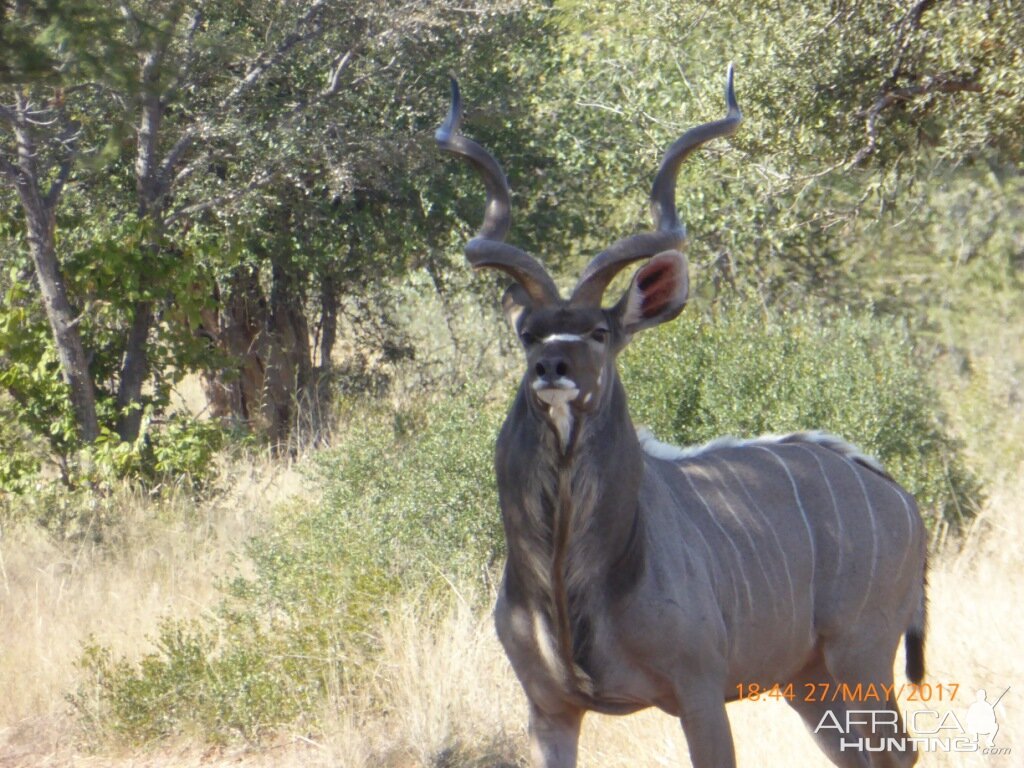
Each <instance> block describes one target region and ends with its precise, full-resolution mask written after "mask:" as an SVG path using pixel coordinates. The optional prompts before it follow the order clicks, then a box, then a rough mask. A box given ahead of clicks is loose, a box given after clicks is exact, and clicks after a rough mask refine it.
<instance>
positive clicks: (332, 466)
mask: <svg viewBox="0 0 1024 768" xmlns="http://www.w3.org/2000/svg"><path fill="white" fill-rule="evenodd" d="M485 400H486V398H485V396H484V394H483V393H482V392H471V393H466V394H462V395H458V396H455V397H453V398H452V399H450V400H448V401H445V402H443V403H439V404H417V405H415V406H413V407H409V408H405V409H402V410H400V411H398V412H393V411H388V410H386V409H383V408H380V407H376V406H374V405H372V404H368V403H361V404H360V405H359V406H357V407H350V408H349V409H348V411H349V412H348V415H347V417H346V418H345V425H344V428H343V429H341V430H339V433H340V434H341V435H342V436H341V437H340V439H339V442H338V444H336V445H335V447H333V448H332V449H330V450H327V451H324V452H322V453H321V454H320V455H319V456H318V457H317V459H316V461H315V463H314V466H313V467H312V469H311V473H310V474H311V477H310V479H311V482H314V483H316V484H317V485H318V487H319V488H320V489H321V490H322V502H321V503H320V504H318V505H316V506H313V507H307V506H300V505H296V506H294V507H288V508H285V509H283V510H281V511H280V516H279V519H278V520H277V521H276V523H275V525H274V526H273V528H272V529H271V530H270V531H268V532H267V533H266V534H265V535H263V536H261V537H259V538H257V539H255V540H253V541H252V542H251V545H250V546H249V550H248V554H249V556H250V558H251V560H252V564H253V566H254V574H253V575H252V576H251V577H247V578H243V577H238V578H235V579H234V580H233V581H231V582H230V583H229V584H228V585H227V588H226V595H225V599H224V601H223V602H222V604H221V606H220V608H219V610H218V612H217V616H216V619H215V620H214V621H212V622H211V626H209V627H200V626H196V625H193V624H183V623H178V622H167V623H165V624H164V625H163V626H162V627H161V630H160V633H159V636H158V637H157V638H156V645H157V649H156V651H155V652H154V653H152V654H150V655H148V656H147V657H145V658H144V659H143V661H142V662H141V664H139V665H132V664H129V663H127V662H125V661H124V660H115V659H113V658H111V656H110V654H109V653H108V652H106V651H105V650H104V649H103V648H100V647H90V648H89V649H87V650H86V653H85V654H84V655H83V657H82V660H81V665H82V668H83V670H84V671H85V673H86V679H85V682H84V683H83V684H82V686H81V687H80V688H79V690H78V691H77V693H76V694H75V695H74V696H73V697H72V702H73V704H74V705H75V706H76V707H77V709H78V710H79V711H80V712H81V714H82V716H83V717H84V718H85V719H86V720H87V721H88V722H89V723H90V724H91V725H92V728H91V730H100V729H101V730H103V731H105V732H107V733H110V734H111V735H112V736H115V737H117V738H120V739H124V740H127V741H129V742H133V743H139V742H146V741H150V740H152V739H154V738H159V737H164V736H169V735H173V734H179V733H198V734H201V735H202V736H203V737H204V738H206V739H208V740H212V741H227V740H231V739H237V738H238V737H242V738H244V739H245V740H247V741H256V740H259V739H260V738H261V737H262V736H264V735H265V734H267V733H270V732H273V731H274V730H275V728H277V727H278V726H280V725H281V724H282V723H286V722H292V721H294V720H295V719H296V718H299V717H300V716H302V715H310V713H313V712H316V711H317V710H318V708H319V704H321V703H322V702H323V701H324V700H325V699H326V697H327V696H328V694H330V693H332V692H337V691H338V690H343V689H345V688H346V687H347V686H350V685H353V684H359V682H360V681H361V680H362V681H363V682H365V676H366V675H369V674H372V660H373V655H374V652H375V649H376V647H377V645H378V644H377V643H376V642H375V634H374V633H376V632H379V631H381V628H382V627H383V626H384V625H385V624H386V619H387V611H388V606H389V604H390V602H391V597H392V596H393V595H395V594H396V593H398V592H400V591H404V592H409V591H418V592H422V593H423V594H428V593H430V592H432V591H436V590H441V589H449V588H450V587H449V586H448V585H449V583H451V582H453V581H454V580H456V579H459V580H462V579H466V578H469V579H473V578H476V579H478V580H481V581H486V580H487V579H489V577H490V574H491V572H492V565H493V563H494V562H495V561H496V560H497V559H498V558H499V556H500V554H501V550H502V535H501V523H500V519H499V516H498V512H497V494H496V490H495V486H494V473H493V469H492V451H493V443H494V436H495V434H496V432H497V428H498V424H499V422H500V419H501V416H502V413H503V409H502V408H501V407H498V406H496V405H494V404H483V405H482V403H485ZM481 591H483V590H481Z"/></svg>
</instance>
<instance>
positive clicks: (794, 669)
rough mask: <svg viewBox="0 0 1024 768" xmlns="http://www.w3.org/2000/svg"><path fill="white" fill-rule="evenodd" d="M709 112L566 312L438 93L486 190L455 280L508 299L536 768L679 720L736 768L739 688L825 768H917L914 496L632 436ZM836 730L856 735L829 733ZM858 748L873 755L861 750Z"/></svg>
mask: <svg viewBox="0 0 1024 768" xmlns="http://www.w3.org/2000/svg"><path fill="white" fill-rule="evenodd" d="M726 99H727V102H728V113H727V115H726V117H725V118H724V119H722V120H718V121H715V122H710V123H706V124H704V125H701V126H699V127H696V128H693V129H692V130H690V131H688V132H687V133H685V134H684V135H683V136H682V137H681V138H680V139H679V140H678V141H676V142H675V144H673V145H672V146H671V147H670V148H669V150H668V151H667V153H666V155H665V157H664V159H663V160H662V163H661V167H660V169H659V170H658V173H657V175H656V176H655V179H654V185H653V188H652V190H651V213H652V216H653V218H654V226H655V228H654V231H653V232H647V233H643V234H636V235H633V236H631V237H626V238H624V239H622V240H619V241H618V242H616V243H615V244H613V245H612V246H611V247H610V248H608V249H607V250H605V251H603V252H602V253H600V254H598V255H597V257H595V258H594V260H593V261H592V262H591V263H590V264H589V266H587V268H586V269H585V270H584V271H583V274H582V276H581V277H580V279H579V281H578V282H577V284H576V287H575V288H574V289H573V291H572V293H571V295H570V296H569V298H568V299H563V298H561V296H560V295H559V292H558V289H557V288H556V286H555V283H554V281H553V280H552V278H551V277H550V275H549V274H548V273H547V272H546V271H545V269H544V268H543V267H542V266H541V265H540V263H539V262H538V261H537V260H536V259H534V258H533V257H532V256H530V255H529V254H527V253H526V252H524V251H522V250H520V249H518V248H516V247H514V246H512V245H508V244H506V243H505V242H503V241H504V238H505V235H506V233H507V232H508V229H509V222H510V214H509V201H510V196H509V188H508V184H507V181H506V179H505V175H504V173H503V172H502V170H501V167H500V166H499V164H498V162H497V161H496V160H495V159H494V157H493V156H492V155H491V154H490V153H488V152H487V151H486V150H485V149H483V148H482V147H481V146H480V145H478V144H476V143H475V142H473V141H471V140H470V139H467V138H466V137H464V136H462V135H461V134H460V133H459V123H460V120H461V115H462V106H461V98H460V95H459V90H458V85H457V84H456V83H455V81H454V80H453V81H452V102H451V109H450V111H449V114H448V117H447V119H446V120H445V122H444V124H443V125H442V126H441V127H440V128H439V129H438V131H437V134H436V138H437V141H438V143H439V144H440V146H441V147H442V148H443V149H445V150H447V151H449V152H452V153H454V154H455V155H457V156H459V157H461V158H463V159H464V160H466V161H468V162H469V163H470V164H471V165H472V166H474V167H475V168H476V170H477V171H478V172H479V174H480V175H481V176H482V178H483V182H484V184H485V186H486V191H487V200H486V213H485V217H484V223H483V226H482V228H481V229H480V232H479V234H478V235H477V236H476V237H475V238H473V239H472V240H471V241H470V242H469V244H468V245H467V246H466V256H467V258H468V260H469V262H470V264H471V265H472V266H473V267H475V268H484V267H488V268H491V269H498V270H501V271H503V272H505V273H507V274H508V275H510V276H511V277H512V279H513V280H514V281H515V283H514V284H513V285H512V286H511V287H510V288H509V289H508V290H507V291H506V293H505V295H504V298H503V306H504V309H505V313H506V316H507V318H508V320H509V322H510V324H511V326H512V328H513V329H514V331H515V333H516V334H517V335H518V337H519V339H520V341H521V342H522V346H523V349H524V351H525V355H526V373H525V375H524V376H523V379H522V383H521V385H520V387H519V391H518V393H517V395H516V398H515V401H514V403H513V405H512V407H511V410H510V412H509V414H508V417H507V419H506V420H505V423H504V426H503V427H502V429H501V432H500V434H499V436H498V442H497V450H496V460H495V467H496V471H497V476H498V493H499V499H500V503H501V514H502V520H503V522H504V528H505V535H506V538H507V542H508V561H507V564H506V567H505V574H504V578H503V581H502V585H501V589H500V594H499V596H498V601H497V606H496V608H495V622H496V625H497V630H498V635H499V637H500V640H501V642H502V644H503V646H504V648H505V651H506V653H507V654H508V657H509V659H510V661H511V663H512V666H513V668H514V670H515V673H516V675H517V676H518V678H519V680H520V682H521V684H522V686H523V688H524V690H525V692H526V696H527V699H528V700H529V709H530V745H531V754H532V758H533V764H534V765H535V766H538V767H542V768H565V767H569V766H574V765H575V764H576V753H577V741H578V738H579V730H580V723H581V719H582V716H583V714H584V713H585V712H586V711H588V710H593V711H597V712H604V713H612V714H625V713H629V712H634V711H636V710H639V709H642V708H645V707H649V706H656V707H660V708H661V709H662V710H664V711H666V712H668V713H670V714H673V715H675V716H677V717H679V718H680V720H681V721H682V726H683V729H684V731H685V734H686V740H687V743H688V745H689V750H690V755H691V759H692V762H693V765H694V766H697V768H723V767H725V766H732V765H734V764H735V754H734V748H733V742H732V737H731V734H730V730H729V722H728V719H727V716H726V711H725V704H726V703H727V702H728V701H731V700H733V699H736V698H737V697H738V696H739V695H740V694H741V692H742V691H743V690H750V689H751V687H752V686H753V685H755V684H756V685H759V686H760V688H761V690H763V691H768V690H772V689H773V686H775V685H778V686H779V688H777V689H774V690H776V691H777V692H779V693H780V694H781V695H782V696H783V697H785V698H787V699H788V700H789V703H790V704H791V705H792V706H793V707H794V708H795V709H796V710H797V711H798V712H799V713H800V715H801V716H802V717H803V719H804V720H805V721H806V722H807V724H808V725H809V726H811V727H812V728H813V729H816V730H817V738H818V740H819V743H820V745H821V747H822V748H823V749H824V751H825V752H826V753H827V754H828V755H829V757H830V758H831V759H832V761H833V762H835V763H836V765H840V766H869V765H870V766H882V765H908V764H912V763H913V762H914V759H915V754H914V752H913V751H908V752H905V753H904V752H900V751H899V750H898V749H893V750H892V751H884V750H885V749H890V748H892V746H893V745H892V742H893V741H897V740H898V739H901V738H903V737H904V736H905V731H904V728H903V724H902V720H901V718H900V715H899V711H898V709H897V704H896V700H895V699H896V697H895V696H894V695H893V663H894V657H895V653H896V649H897V646H898V645H899V641H900V638H901V636H904V635H905V636H906V651H907V663H906V671H907V675H908V677H909V678H910V679H911V680H912V681H915V682H919V681H920V680H921V678H922V676H923V674H924V660H923V646H924V618H925V617H924V611H925V594H924V575H925V535H924V528H923V524H922V521H921V517H920V515H919V513H918V511H917V508H916V505H915V502H914V499H913V497H912V496H911V495H910V494H909V493H907V492H906V491H905V490H903V489H902V488H901V487H900V486H899V485H897V484H896V482H895V481H894V480H893V479H892V478H891V477H890V476H889V475H888V474H886V472H885V470H884V469H882V467H881V466H880V465H879V464H878V463H877V462H875V461H874V460H872V459H870V458H868V457H866V456H864V455H862V454H861V453H859V452H858V451H857V450H856V449H855V448H853V447H852V446H850V445H848V444H847V443H844V442H843V441H841V440H839V439H837V438H834V437H831V436H828V435H825V434H822V433H813V432H812V433H799V434H791V435H785V436H775V437H762V438H756V439H752V440H734V439H723V440H718V441H715V442H712V443H710V444H708V445H705V446H702V447H699V448H692V449H689V450H680V449H676V448H672V447H671V446H667V445H664V444H661V443H658V442H657V441H655V440H654V439H653V438H652V437H651V436H650V435H649V434H646V433H644V432H641V433H640V434H638V433H637V430H636V429H635V428H634V426H633V423H632V422H631V420H630V417H629V411H628V409H627V407H626V393H625V391H624V389H623V386H622V382H621V381H620V379H619V375H618V373H617V371H616V367H615V360H616V356H617V355H618V354H619V352H621V351H622V349H623V348H624V347H625V346H626V344H627V343H629V341H630V339H631V338H632V336H633V335H634V334H635V333H637V332H638V331H642V330H644V329H645V328H650V327H651V326H654V325H657V324H659V323H663V322H666V321H668V320H671V319H673V318H674V317H676V316H677V315H678V314H679V312H680V311H681V310H682V309H683V305H684V304H685V303H686V298H687V286H688V279H687V262H686V259H685V258H684V256H683V255H682V254H681V253H680V252H679V250H678V249H679V248H681V247H682V246H683V243H684V241H685V238H686V233H685V229H684V227H683V225H682V224H681V223H680V221H679V218H678V216H677V213H676V206H675V185H676V176H677V173H678V170H679V166H680V164H681V163H682V162H683V160H684V159H685V158H686V157H687V156H688V155H689V154H690V153H691V152H693V151H694V150H695V149H697V147H699V146H700V145H702V144H704V143H705V142H707V141H709V140H711V139H714V138H718V137H722V136H727V135H729V134H731V133H733V131H735V129H736V127H737V126H738V125H739V122H740V119H741V116H740V110H739V107H738V105H737V102H736V96H735V91H734V89H733V79H732V68H731V67H730V69H729V74H728V78H727V87H726ZM640 260H648V261H647V263H646V264H645V265H643V266H641V267H640V268H639V269H638V270H637V272H636V274H635V275H634V276H633V279H632V282H631V283H630V285H629V288H628V289H627V290H626V292H625V294H624V295H623V296H622V298H621V299H619V301H618V302H617V303H616V304H614V305H613V306H611V307H610V308H602V306H601V300H602V296H603V294H604V292H605V289H606V288H607V287H608V285H609V283H610V282H611V280H612V278H613V277H614V276H615V275H616V273H618V272H619V271H620V270H621V269H623V267H625V266H626V265H627V264H629V263H631V262H636V261H640ZM844 683H845V684H848V687H847V688H846V689H843V688H840V687H839V686H840V684H844ZM857 684H861V685H862V687H861V688H856V685H857ZM872 686H873V687H872ZM837 692H840V693H837ZM787 693H788V694H789V695H788V696H786V694H787ZM872 693H873V695H872ZM853 710H858V711H859V712H858V713H854V715H855V716H854V717H852V718H849V719H848V718H847V713H848V712H851V713H852V711H853ZM864 711H875V713H876V714H877V715H878V717H868V716H867V715H866V714H864ZM851 721H856V722H859V723H861V724H860V725H855V728H856V729H857V730H855V731H851V732H844V730H843V729H845V728H846V727H847V724H848V723H849V722H851ZM872 722H873V723H874V725H875V726H878V725H879V723H881V724H887V727H886V728H882V727H880V726H879V727H872V725H871V724H872ZM823 725H824V726H825V727H821V726H823ZM859 739H865V740H867V741H865V742H861V744H862V745H863V744H865V743H866V744H869V745H871V746H872V747H875V748H882V749H883V751H878V752H875V751H870V752H869V751H862V750H860V749H857V748H856V744H855V743H854V742H855V741H857V740H859Z"/></svg>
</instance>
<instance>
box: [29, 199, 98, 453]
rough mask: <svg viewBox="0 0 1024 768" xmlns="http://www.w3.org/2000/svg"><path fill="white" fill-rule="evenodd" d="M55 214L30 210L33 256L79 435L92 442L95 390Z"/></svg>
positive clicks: (95, 426) (87, 441) (95, 423)
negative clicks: (61, 260)
mask: <svg viewBox="0 0 1024 768" xmlns="http://www.w3.org/2000/svg"><path fill="white" fill-rule="evenodd" d="M52 214H53V212H52V211H46V212H45V213H44V212H34V213H30V214H29V216H28V220H29V242H30V245H31V251H32V260H33V262H34V263H35V268H36V276H37V277H38V279H39V289H40V291H41V292H42V294H43V306H44V307H45V309H46V318H47V320H49V321H50V329H51V330H52V331H53V339H54V343H55V344H56V346H57V356H58V358H59V360H60V367H61V373H62V375H63V377H64V381H65V383H66V384H67V385H68V397H69V398H70V399H71V407H72V409H73V410H74V412H75V423H76V425H77V427H78V436H79V438H80V439H81V440H82V441H83V442H85V443H91V442H93V441H94V440H95V439H96V438H97V437H99V434H100V427H99V421H98V419H97V418H96V393H95V391H94V390H93V382H92V376H91V374H90V373H89V363H88V360H87V359H86V356H85V348H84V347H83V346H82V337H81V336H80V335H79V334H78V324H77V322H76V320H75V313H74V311H73V310H72V308H71V303H70V302H69V301H68V294H67V288H66V287H65V285H64V278H63V277H62V276H61V273H60V266H59V265H58V263H57V254H56V249H55V247H54V228H55V227H54V221H53V215H52Z"/></svg>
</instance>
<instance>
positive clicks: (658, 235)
mask: <svg viewBox="0 0 1024 768" xmlns="http://www.w3.org/2000/svg"><path fill="white" fill-rule="evenodd" d="M726 102H727V104H728V112H727V114H726V116H725V117H724V118H723V119H721V120H716V121H713V122H710V123H705V124H703V125H699V126H697V127H696V128H692V129H690V130H689V131H687V132H686V133H685V134H683V135H682V136H681V137H680V138H679V139H678V140H677V141H676V142H675V143H674V144H673V145H672V146H671V147H669V149H668V151H667V152H666V153H665V156H664V158H663V159H662V162H661V167H660V168H659V169H658V173H657V175H656V176H655V178H654V184H653V185H652V187H651V216H652V218H653V219H654V231H652V232H644V233H640V234H636V235H631V236H629V237H625V238H623V239H621V240H619V241H618V242H616V243H614V244H612V246H611V247H609V248H608V249H607V250H605V251H602V252H601V253H599V254H598V255H597V256H595V257H594V259H593V260H592V261H591V262H590V264H589V265H588V266H587V268H586V269H585V270H583V274H582V275H581V276H580V279H579V281H578V282H577V283H576V287H575V288H574V289H573V291H572V294H571V295H570V296H569V297H568V298H567V299H564V298H562V297H561V295H560V294H559V292H558V289H557V288H556V287H555V283H554V281H553V280H552V279H551V276H550V275H549V274H548V272H547V270H546V269H544V267H543V266H541V264H540V263H539V262H538V261H537V260H536V259H535V258H534V257H533V256H531V255H530V254H528V253H526V252H525V251H522V250H520V249H519V248H516V247H515V246H512V245H509V244H507V243H505V242H504V240H505V236H506V234H507V233H508V229H509V224H510V221H511V216H510V204H509V203H510V194H509V187H508V181H507V180H506V178H505V174H504V172H503V171H502V169H501V166H500V165H499V164H498V161H497V160H495V158H494V156H493V155H491V154H490V153H489V152H488V151H487V150H485V149H484V148H483V147H481V146H480V145H479V144H477V143H476V142H474V141H472V140H470V139H467V138H466V137H465V136H463V135H462V134H460V133H459V123H460V121H461V119H462V99H461V96H460V94H459V87H458V83H457V82H456V81H455V80H454V79H452V100H451V108H450V109H449V112H448V116H447V118H446V119H445V121H444V123H443V124H442V125H441V127H440V128H438V129H437V132H436V134H435V137H436V139H437V143H438V144H439V145H440V147H441V148H442V149H444V150H447V151H448V152H451V153H453V154H455V155H458V156H459V157H461V158H462V159H463V160H465V161H466V162H468V163H469V164H470V165H472V166H473V167H474V168H475V169H476V170H477V172H478V173H479V174H480V176H481V178H482V179H483V182H484V186H485V187H486V190H487V202H486V208H485V215H484V222H483V225H482V226H481V228H480V231H479V233H478V234H477V235H476V237H474V238H473V239H472V240H470V241H469V243H468V244H467V246H466V258H467V259H468V260H469V263H470V264H471V265H472V266H473V267H474V268H476V269H483V268H485V267H488V268H491V269H498V270H501V271H503V272H505V273H507V274H508V275H509V276H510V277H512V279H513V280H515V283H514V284H513V285H512V286H511V287H510V288H509V289H508V290H507V291H506V292H505V296H504V298H503V299H502V305H503V308H504V310H505V316H506V317H507V318H508V320H509V324H510V325H511V326H512V329H513V331H514V332H515V333H516V334H517V335H518V337H519V340H520V342H521V343H522V346H523V349H524V350H525V352H526V360H527V372H526V378H525V380H524V385H525V386H526V387H527V389H528V396H529V397H531V398H532V403H533V405H534V406H536V407H537V408H538V409H539V410H540V411H541V412H542V413H544V414H545V415H546V417H547V418H548V419H549V421H551V423H552V426H553V427H554V428H555V429H556V431H557V432H558V433H559V435H560V436H561V439H562V447H563V450H564V448H565V446H566V444H567V442H568V440H569V432H570V431H571V425H572V423H573V414H574V413H575V414H584V413H586V412H588V411H591V410H594V409H597V408H599V407H601V404H602V403H603V402H604V397H603V395H604V392H605V390H606V389H607V387H608V385H609V383H610V382H611V380H612V378H613V376H614V363H615V356H616V355H617V354H618V352H619V351H620V350H621V349H622V348H623V347H624V346H625V345H626V344H627V343H629V340H630V339H631V338H632V336H633V334H634V333H636V332H637V331H640V330H643V329H645V328H649V327H651V326H654V325H657V324H659V323H663V322H665V321H667V320H671V319H673V318H674V317H676V316H677V315H678V314H679V313H680V312H681V311H682V309H683V307H684V306H685V304H686V299H687V294H688V287H689V280H688V273H687V263H686V257H685V256H683V254H682V253H681V249H682V247H683V246H684V244H685V242H686V228H685V227H684V226H683V224H682V222H680V221H679V216H678V214H677V213H676V204H675V188H676V177H677V175H678V173H679V167H680V165H681V164H682V162H683V160H685V159H686V158H687V156H689V155H690V153H692V152H693V151H694V150H695V149H697V148H698V147H699V146H701V145H702V144H704V143H705V142H707V141H710V140H711V139H714V138H718V137H720V136H728V135H730V134H732V133H733V132H734V131H735V130H736V127H737V126H738V125H739V123H740V119H741V115H740V110H739V106H738V104H737V103H736V94H735V91H734V89H733V71H732V65H730V66H729V71H728V75H727V78H726ZM644 259H649V261H648V262H647V263H646V264H644V265H643V266H642V267H640V268H639V269H638V270H637V271H636V274H634V276H633V279H632V281H631V282H630V285H629V288H628V289H627V290H626V292H625V293H624V294H623V296H622V297H621V298H620V299H619V301H618V302H617V303H616V304H614V305H613V306H611V307H608V308H602V299H603V297H604V292H605V289H606V288H607V287H608V285H609V283H611V281H612V279H613V278H614V277H615V276H616V275H617V274H618V273H619V272H620V271H621V270H622V269H623V268H625V267H626V266H627V265H629V264H631V263H633V262H636V261H641V260H644Z"/></svg>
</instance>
